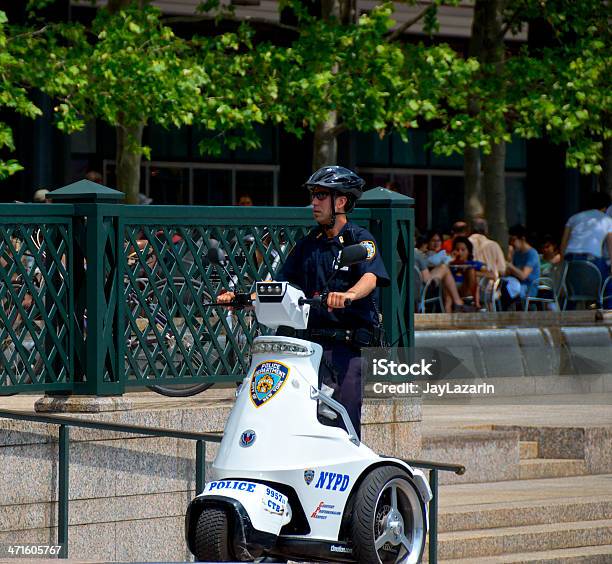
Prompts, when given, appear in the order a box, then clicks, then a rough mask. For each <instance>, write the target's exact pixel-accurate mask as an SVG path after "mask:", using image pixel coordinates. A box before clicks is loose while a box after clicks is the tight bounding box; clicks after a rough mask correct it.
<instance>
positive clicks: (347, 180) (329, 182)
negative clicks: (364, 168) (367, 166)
mask: <svg viewBox="0 0 612 564" xmlns="http://www.w3.org/2000/svg"><path fill="white" fill-rule="evenodd" d="M364 185H365V180H364V179H363V178H361V177H360V176H357V175H356V174H355V173H354V172H353V171H352V170H349V169H348V168H344V167H343V166H337V165H333V166H324V167H323V168H320V169H319V170H317V171H316V172H315V173H314V174H313V175H312V176H311V177H310V178H309V179H308V180H307V181H306V183H305V184H304V186H305V187H306V188H308V189H312V188H314V187H315V186H320V187H321V188H327V189H328V190H334V191H335V192H338V193H339V194H344V195H345V196H348V195H351V196H352V198H349V200H350V201H351V203H352V205H354V204H355V202H356V201H357V200H358V199H359V198H361V195H362V194H363V187H364ZM351 208H352V206H351Z"/></svg>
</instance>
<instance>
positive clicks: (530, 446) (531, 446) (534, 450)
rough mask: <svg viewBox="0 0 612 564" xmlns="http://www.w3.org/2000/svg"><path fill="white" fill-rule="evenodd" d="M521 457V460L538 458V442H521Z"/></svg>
mask: <svg viewBox="0 0 612 564" xmlns="http://www.w3.org/2000/svg"><path fill="white" fill-rule="evenodd" d="M519 456H520V459H521V460H530V459H532V458H537V457H538V441H519Z"/></svg>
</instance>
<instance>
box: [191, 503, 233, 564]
mask: <svg viewBox="0 0 612 564" xmlns="http://www.w3.org/2000/svg"><path fill="white" fill-rule="evenodd" d="M194 548H195V552H194V556H195V557H196V559H197V560H198V561H199V562H231V561H233V560H234V556H233V554H232V550H231V548H230V545H229V518H228V516H227V512H226V511H225V510H224V509H218V508H212V507H207V508H206V509H204V511H202V513H201V514H200V516H199V517H198V522H197V524H196V530H195V542H194Z"/></svg>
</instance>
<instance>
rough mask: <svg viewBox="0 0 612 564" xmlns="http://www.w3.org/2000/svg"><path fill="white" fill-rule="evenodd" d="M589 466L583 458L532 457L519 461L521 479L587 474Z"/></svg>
mask: <svg viewBox="0 0 612 564" xmlns="http://www.w3.org/2000/svg"><path fill="white" fill-rule="evenodd" d="M586 474H587V466H586V462H585V461H584V459H581V458H532V459H527V460H521V461H520V462H519V477H520V479H521V480H534V479H538V478H563V477H567V476H585V475H586Z"/></svg>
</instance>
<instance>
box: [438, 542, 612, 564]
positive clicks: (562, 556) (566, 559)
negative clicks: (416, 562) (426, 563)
mask: <svg viewBox="0 0 612 564" xmlns="http://www.w3.org/2000/svg"><path fill="white" fill-rule="evenodd" d="M438 562H440V564H610V562H612V545H610V544H607V545H603V546H581V547H579V548H562V549H559V550H547V551H546V552H520V553H517V554H509V555H503V556H486V557H484V558H460V559H453V560H439V561H438Z"/></svg>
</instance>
